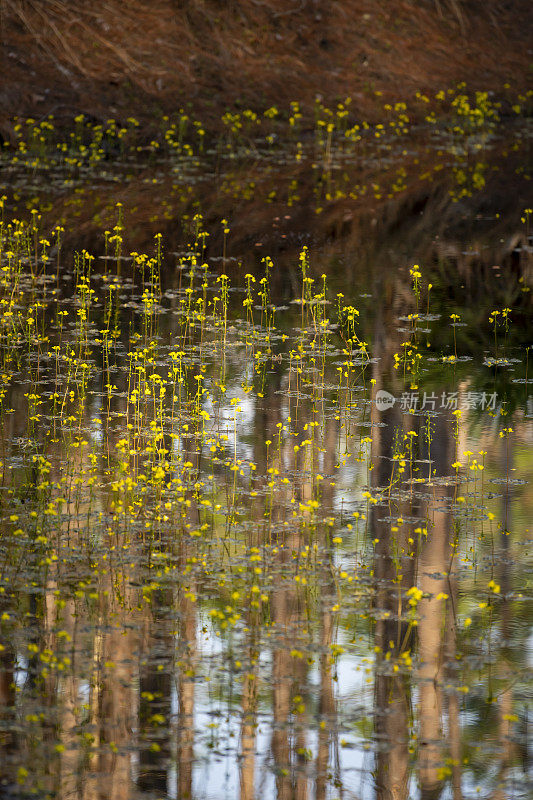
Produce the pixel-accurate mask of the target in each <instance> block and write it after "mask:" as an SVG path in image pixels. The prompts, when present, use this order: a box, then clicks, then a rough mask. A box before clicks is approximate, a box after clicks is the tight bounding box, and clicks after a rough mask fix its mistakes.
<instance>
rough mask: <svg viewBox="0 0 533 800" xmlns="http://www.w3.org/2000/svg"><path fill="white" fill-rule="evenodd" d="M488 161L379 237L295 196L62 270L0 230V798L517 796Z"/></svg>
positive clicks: (524, 307)
mask: <svg viewBox="0 0 533 800" xmlns="http://www.w3.org/2000/svg"><path fill="white" fill-rule="evenodd" d="M401 163H402V162H401V161H398V162H396V167H400V166H401ZM344 167H345V168H346V169H348V167H347V166H346V165H344ZM376 168H377V169H378V170H383V171H384V172H386V171H387V169H389V165H388V164H382V163H381V162H380V161H379V158H378V164H377V167H376ZM513 168H514V164H513ZM248 169H250V170H252V166H250V165H248ZM253 169H255V170H257V169H258V166H257V164H255V166H254V167H253ZM299 169H300V167H299ZM450 174H451V172H450ZM269 176H270V177H269V180H271V181H272V180H274V181H275V180H276V178H275V177H274V178H273V177H272V166H271V165H270V166H269ZM226 177H227V176H226ZM227 180H228V181H229V180H230V179H229V178H227ZM284 180H285V177H284V176H283V174H282V172H280V173H279V181H280V183H281V182H282V181H284ZM343 180H344V179H343ZM345 182H346V181H345ZM145 183H146V181H145ZM159 185H161V183H160V184H159ZM191 185H192V184H191ZM501 185H503V186H504V187H505V180H503V181H502V184H501ZM501 185H500V194H499V195H498V197H497V198H496V199H495V198H494V196H488V195H487V193H485V194H484V195H483V194H481V195H480V197H479V198H478V200H477V201H475V202H474V201H471V202H470V204H469V203H468V202H467V203H465V204H462V205H461V204H459V205H458V204H457V203H455V204H454V203H453V202H452V199H451V198H450V196H449V192H448V190H446V192H444V190H442V189H441V188H440V186H437V187H436V188H435V189H434V190H432V191H433V195H432V198H431V197H430V199H429V200H428V198H427V196H426V204H427V205H426V212H425V216H424V215H422V217H421V216H420V213H419V211H418V210H417V209H415V208H414V205H415V204H414V203H413V204H412V205H413V207H412V208H411V216H410V217H409V219H408V220H407V221H405V220H402V218H401V214H400V212H399V210H398V207H397V206H394V207H392V206H391V207H390V208H389V210H388V211H387V213H388V214H389V216H390V217H391V218H392V219H391V221H390V224H389V227H388V232H387V234H386V236H385V234H384V233H383V232H382V231H383V229H380V230H381V232H380V233H379V235H377V234H376V230H375V225H374V227H373V225H372V221H371V220H370V222H369V219H368V216H364V215H363V209H360V213H361V219H362V220H363V222H361V228H360V229H357V227H356V225H355V223H354V221H353V218H354V213H355V212H353V211H351V212H350V213H351V214H352V216H351V217H349V215H348V212H347V211H346V209H345V208H342V207H341V208H340V210H338V211H337V217H336V218H335V220H332V221H331V223H330V224H331V227H332V230H333V229H334V230H335V231H336V233H335V234H333V233H331V238H330V239H329V240H328V241H327V243H326V244H324V242H322V243H321V244H320V245H317V246H316V247H313V238H314V233H313V226H314V225H315V224H316V225H318V224H319V223H318V222H316V223H315V220H314V218H313V217H312V216H309V217H308V218H307V220H306V222H305V225H303V224H302V221H301V220H300V221H299V223H298V227H297V229H296V223H295V225H294V226H293V223H292V220H293V218H294V215H297V213H298V200H299V198H297V199H296V200H294V198H293V202H292V203H291V204H290V210H289V213H287V215H285V216H284V215H282V216H281V217H280V216H279V215H278V216H276V215H274V213H273V214H271V215H270V217H269V227H268V235H267V234H266V233H265V230H266V228H265V226H264V225H263V223H262V222H261V226H262V227H261V226H259V227H261V231H254V230H253V229H252V230H251V231H250V241H247V239H246V236H245V234H244V233H243V232H242V231H241V238H240V244H239V246H236V247H235V249H234V251H233V252H232V255H231V256H230V255H228V254H227V253H226V251H223V250H222V247H223V246H224V247H225V244H224V245H222V243H221V245H220V250H219V251H218V252H216V251H215V249H214V248H213V249H212V250H211V252H209V251H208V252H207V254H206V252H205V251H204V243H205V239H204V238H203V237H202V236H201V235H200V236H198V235H196V237H194V236H193V235H191V236H190V241H189V242H188V246H187V247H186V248H184V247H182V248H181V250H179V251H178V252H177V253H176V254H175V255H172V256H171V255H170V254H169V252H168V251H169V250H170V247H169V248H167V254H166V255H163V256H161V258H159V257H158V256H157V252H156V250H153V249H152V251H151V253H150V254H149V255H150V257H152V259H153V260H152V261H151V262H150V261H149V260H148V259H146V260H145V261H144V262H143V261H142V259H141V261H139V260H137V261H135V257H134V260H133V262H132V261H131V260H128V259H125V258H121V264H120V268H119V266H118V264H117V259H116V258H113V257H111V256H109V255H108V258H104V259H95V260H91V259H90V258H89V257H87V256H84V255H78V256H76V257H74V256H73V250H74V249H75V245H74V244H72V246H70V245H69V247H66V248H65V251H63V252H62V254H61V265H60V266H61V268H60V269H57V274H56V262H55V255H54V254H53V250H52V251H51V252H52V257H51V258H50V260H49V261H46V260H45V261H43V260H42V258H41V256H40V255H39V252H41V250H40V249H39V248H37V249H38V253H37V254H36V253H35V252H34V251H33V250H32V247H33V244H34V241H33V240H34V237H33V235H32V234H31V232H30V235H28V232H27V230H26V229H24V230H25V232H22V233H20V234H18V236H17V235H16V233H14V231H16V226H15V228H11V229H7V228H4V229H3V237H4V238H3V245H4V246H3V255H2V266H3V267H4V269H3V273H2V276H3V277H2V287H1V291H2V298H3V301H4V302H3V307H4V316H3V319H2V326H1V347H2V371H3V375H2V381H3V387H4V388H3V390H2V393H3V396H2V408H1V414H2V426H3V429H2V453H1V462H2V485H1V489H0V491H1V513H2V537H1V540H0V592H1V594H0V636H1V638H0V641H1V647H0V693H1V694H0V697H1V709H0V749H1V756H0V781H1V786H2V788H1V790H0V794H1V796H2V797H13V798H15V797H21V798H22V797H24V798H26V797H42V798H44V797H50V798H57V799H58V800H70V798H83V799H84V800H93V799H94V800H96V798H100V799H102V800H103V798H106V800H122V799H123V800H126V798H146V800H148V798H179V799H180V800H185V798H191V800H193V799H194V800H223V798H227V800H233V799H234V798H241V800H253V798H257V800H259V798H261V800H263V798H264V799H265V800H270V799H271V800H274V798H277V800H289V799H292V798H297V799H298V800H307V798H308V799H309V800H311V798H314V800H326V799H327V800H334V799H336V798H346V799H347V798H357V799H358V800H359V799H361V800H367V799H368V800H371V799H372V798H379V800H392V799H394V800H402V799H404V800H407V799H408V798H413V800H414V798H421V799H422V798H423V799H424V800H430V798H441V799H442V800H447V799H448V798H450V799H451V798H453V800H459V799H460V798H465V799H466V798H477V797H481V798H491V800H504V798H507V799H508V800H511V798H512V800H518V798H523V799H524V800H525V798H527V797H530V796H531V794H530V792H531V788H532V784H531V778H532V772H531V757H532V752H531V741H530V739H531V734H530V730H531V715H532V708H531V667H532V666H533V635H532V614H531V587H532V577H531V569H532V564H533V555H532V533H531V530H532V529H531V523H532V511H533V494H532V492H531V480H532V478H533V447H532V445H533V395H532V394H531V389H530V388H529V385H530V381H531V366H532V363H531V362H532V359H531V355H532V354H531V352H530V350H529V348H530V346H531V305H530V302H531V301H530V293H529V292H528V291H527V289H528V286H529V285H530V283H531V270H532V261H531V239H530V238H529V230H528V229H527V226H526V224H525V223H524V222H523V221H521V213H522V209H523V208H524V207H525V206H524V202H523V198H520V197H518V198H517V197H516V196H514V195H513V192H512V191H511V190H510V194H511V195H513V196H511V197H510V196H509V193H508V194H506V193H505V190H504V189H503V190H502V189H501ZM512 185H513V184H512V181H511V180H510V181H509V186H510V187H512ZM139 191H140V192H141V196H142V191H143V190H142V189H140V190H139ZM444 197H447V198H448V200H447V201H445V200H444V199H443V198H444ZM217 198H218V199H217V200H216V202H218V203H219V206H220V208H221V210H222V209H223V207H224V203H225V204H226V211H225V214H226V216H227V217H230V216H231V215H232V214H233V216H234V217H236V216H237V212H236V207H235V202H236V201H235V198H233V200H230V199H228V195H227V194H226V195H224V194H223V193H222V194H221V195H220V196H217ZM221 198H222V199H221ZM252 202H253V201H252ZM432 203H433V205H432ZM476 203H477V204H476ZM497 203H500V204H501V207H502V208H503V209H504V213H501V214H500V212H499V211H496V209H495V204H497ZM428 208H429V210H428ZM391 209H392V210H391ZM404 212H405V207H404ZM222 213H224V211H222ZM243 213H244V211H243ZM405 213H407V212H405ZM221 216H222V214H221ZM443 216H446V224H447V229H446V230H447V232H446V231H445V230H443V227H442V224H441V221H442V220H441V217H443ZM348 222H349V223H350V224H352V223H353V227H352V228H351V234H350V236H351V237H352V238H351V240H350V241H349V243H347V241H346V239H342V230H343V226H346V224H347V223H348ZM235 224H236V226H237V228H238V224H239V223H238V220H236V223H235ZM250 224H251V223H250ZM320 224H322V223H320ZM124 225H125V234H124V236H125V237H127V235H128V229H127V216H126V222H125V223H124ZM306 226H307V231H305V227H306ZM365 226H366V227H365ZM494 229H497V231H498V235H497V236H496V237H494V236H493V231H494ZM321 230H322V231H323V229H321ZM437 230H438V232H439V233H438V235H437V233H436V231H437ZM354 231H355V232H354ZM43 233H45V232H43ZM68 233H69V232H68V231H67V236H68ZM40 235H41V234H39V236H40ZM336 237H337V238H336ZM354 237H355V240H354ZM74 239H75V236H74ZM282 239H283V241H285V242H286V241H287V240H288V241H289V243H290V244H289V245H288V246H287V245H285V244H284V245H283V247H281V246H280V242H281V241H282ZM22 240H23V241H24V242H25V244H22V245H21V244H20V242H21V241H22ZM254 240H255V241H254ZM305 243H308V244H309V250H308V251H307V253H304V255H303V256H300V255H299V253H300V252H301V247H302V245H303V244H305ZM230 244H231V233H230V234H229V238H228V246H229V245H230ZM270 245H272V247H271V248H270V250H269V246H270ZM259 249H260V250H261V253H260V255H261V256H263V257H264V256H268V255H274V254H276V255H277V257H278V258H279V260H277V259H276V258H275V260H274V263H273V264H272V265H270V264H269V263H268V262H267V263H265V262H262V263H261V261H260V257H258V255H257V251H258V250H259ZM111 252H113V251H112V250H111ZM228 252H229V251H228ZM9 253H11V254H12V255H11V256H10V255H9ZM422 253H423V254H424V257H425V261H424V263H422V261H420V263H421V266H420V269H418V268H414V264H415V263H416V262H418V261H419V259H420V255H421V254H422ZM210 256H211V257H210ZM132 263H133V264H134V265H135V266H134V268H132ZM221 276H222V277H221ZM226 276H227V277H226ZM322 276H324V277H322ZM429 283H431V284H432V286H431V288H428V284H429ZM6 309H7V316H6V313H5V311H6ZM506 309H509V310H508V311H506ZM495 311H498V314H495V313H494V312H495ZM452 315H457V316H452ZM491 315H492V316H491ZM491 319H492V322H491V321H490V320H491ZM528 369H529V376H528Z"/></svg>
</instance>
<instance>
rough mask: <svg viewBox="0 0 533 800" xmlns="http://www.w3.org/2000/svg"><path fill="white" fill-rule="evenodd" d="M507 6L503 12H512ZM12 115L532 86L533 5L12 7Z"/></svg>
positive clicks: (273, 0)
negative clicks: (459, 84) (532, 39)
mask: <svg viewBox="0 0 533 800" xmlns="http://www.w3.org/2000/svg"><path fill="white" fill-rule="evenodd" d="M502 6H503V7H502ZM0 7H1V38H2V50H1V52H2V73H3V79H4V80H3V86H2V88H0V101H1V105H2V107H3V113H4V114H6V115H10V114H16V113H22V114H28V113H32V114H38V115H40V114H45V113H47V112H48V111H50V110H52V109H55V110H57V111H58V112H59V116H61V113H65V115H66V114H71V113H72V112H76V111H84V112H85V113H92V114H94V115H95V116H100V115H107V116H109V115H115V114H117V115H120V114H136V115H139V116H141V117H144V118H145V119H147V118H148V117H149V116H150V115H151V114H153V113H156V114H161V113H165V112H168V111H171V110H173V109H174V108H175V107H176V104H183V103H186V102H188V101H191V102H192V103H193V105H195V106H196V107H201V108H202V110H203V112H204V114H207V116H208V117H209V115H210V114H211V116H212V118H213V119H215V118H218V116H219V114H220V111H221V110H223V109H224V108H225V107H226V106H227V105H232V106H233V105H234V104H242V105H247V106H250V107H252V108H265V107H267V106H268V105H271V104H273V103H275V104H281V105H286V104H287V102H288V101H289V100H295V99H298V100H301V101H304V102H306V101H308V102H309V101H312V100H313V99H314V97H315V95H316V94H317V93H319V94H321V95H323V97H325V98H327V99H333V98H335V97H338V96H346V95H351V96H352V97H353V98H354V100H355V101H356V102H357V105H358V106H359V107H360V109H361V111H362V113H365V114H367V115H369V116H372V109H373V107H374V106H375V102H376V99H375V91H377V90H379V91H383V92H384V94H385V96H388V97H390V98H393V99H402V98H403V97H405V96H407V95H408V94H410V93H412V92H413V91H414V90H416V89H421V90H423V91H432V90H438V89H440V88H443V87H446V86H449V85H451V84H453V83H454V82H456V81H458V80H466V81H467V82H468V83H469V84H471V85H472V86H473V87H474V88H496V89H497V88H499V86H501V85H502V84H503V83H504V82H505V81H509V82H510V83H512V84H513V85H522V84H525V82H526V77H527V76H526V71H527V60H528V57H527V46H528V45H527V36H528V29H530V25H529V24H528V22H529V23H530V22H531V11H530V4H529V3H526V2H525V0H513V2H510V3H506V4H501V3H497V2H490V1H489V0H487V2H484V3H481V2H477V0H470V2H466V1H465V2H460V0H411V1H410V2H409V0H325V1H324V2H322V1H321V2H318V0H229V2H222V0H150V2H146V1H144V2H143V0H95V1H94V2H92V3H87V2H86V1H85V0H70V2H67V0H0Z"/></svg>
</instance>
